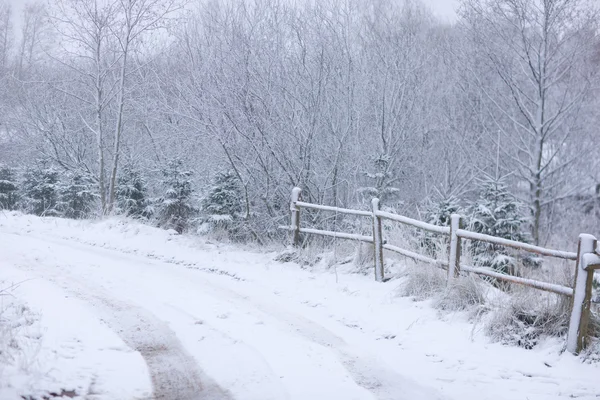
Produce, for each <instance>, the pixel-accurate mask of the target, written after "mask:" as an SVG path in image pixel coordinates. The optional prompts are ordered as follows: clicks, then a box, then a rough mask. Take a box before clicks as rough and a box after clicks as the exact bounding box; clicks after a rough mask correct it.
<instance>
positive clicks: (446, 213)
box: [421, 196, 461, 257]
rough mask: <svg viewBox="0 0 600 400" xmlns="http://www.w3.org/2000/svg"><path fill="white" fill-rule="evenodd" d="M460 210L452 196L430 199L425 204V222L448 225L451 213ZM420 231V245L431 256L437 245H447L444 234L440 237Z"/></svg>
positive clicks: (435, 252) (433, 254)
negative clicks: (435, 199)
mask: <svg viewBox="0 0 600 400" xmlns="http://www.w3.org/2000/svg"><path fill="white" fill-rule="evenodd" d="M460 212H461V206H460V204H459V201H458V199H457V198H456V197H454V196H450V197H447V198H445V199H441V200H439V201H432V202H430V203H429V204H428V205H427V209H426V211H425V222H427V223H429V224H432V225H436V226H450V220H451V218H450V217H451V216H452V214H459V213H460ZM421 232H422V233H421V247H423V248H424V249H425V250H426V251H427V253H429V254H430V255H431V256H433V257H435V256H436V255H437V253H438V251H439V246H447V245H448V242H449V239H448V237H447V236H445V235H444V236H442V237H440V236H439V235H435V234H432V233H430V232H427V231H421Z"/></svg>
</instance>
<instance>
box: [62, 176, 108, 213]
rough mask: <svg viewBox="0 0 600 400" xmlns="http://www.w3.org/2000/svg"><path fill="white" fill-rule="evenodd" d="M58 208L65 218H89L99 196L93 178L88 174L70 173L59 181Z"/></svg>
mask: <svg viewBox="0 0 600 400" xmlns="http://www.w3.org/2000/svg"><path fill="white" fill-rule="evenodd" d="M58 194H59V200H58V204H57V207H56V208H57V210H59V211H60V213H61V215H62V216H63V217H65V218H73V219H84V218H88V217H89V216H90V215H91V213H92V211H93V208H94V203H95V201H96V199H97V198H98V195H97V194H96V185H95V184H94V181H93V179H92V178H91V177H90V176H89V175H86V174H81V173H70V174H67V175H66V179H64V180H63V181H62V182H59V183H58Z"/></svg>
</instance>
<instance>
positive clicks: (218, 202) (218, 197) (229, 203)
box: [202, 171, 247, 239]
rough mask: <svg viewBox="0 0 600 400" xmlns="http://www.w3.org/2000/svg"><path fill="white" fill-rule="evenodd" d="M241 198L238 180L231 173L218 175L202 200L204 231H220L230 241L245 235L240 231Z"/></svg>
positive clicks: (240, 187)
mask: <svg viewBox="0 0 600 400" xmlns="http://www.w3.org/2000/svg"><path fill="white" fill-rule="evenodd" d="M242 196H243V194H242V186H241V184H240V180H239V179H238V177H237V175H236V174H235V173H234V172H233V171H226V172H221V173H218V174H217V175H216V176H215V177H214V179H213V182H212V187H211V188H210V190H209V192H208V195H207V196H206V197H205V198H204V199H203V200H202V211H203V213H204V214H205V218H204V222H205V226H204V229H205V230H207V231H214V230H215V229H221V230H222V231H223V232H224V233H226V235H227V236H228V237H229V238H230V239H240V238H241V235H242V236H243V233H247V232H242V230H241V229H240V228H241V225H242V223H243V221H242V219H241V218H240V213H241V212H242V208H243V207H242V200H241V199H242Z"/></svg>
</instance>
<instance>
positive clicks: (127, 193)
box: [117, 165, 152, 218]
mask: <svg viewBox="0 0 600 400" xmlns="http://www.w3.org/2000/svg"><path fill="white" fill-rule="evenodd" d="M117 207H118V210H119V212H121V213H124V214H125V215H127V216H128V217H133V218H148V217H150V216H151V214H152V210H151V207H150V201H149V199H148V197H147V187H146V180H145V179H144V177H143V176H142V174H141V173H140V172H139V171H138V170H135V169H133V168H132V167H131V166H130V165H127V166H125V167H124V168H123V171H122V172H121V176H120V177H119V180H118V185H117Z"/></svg>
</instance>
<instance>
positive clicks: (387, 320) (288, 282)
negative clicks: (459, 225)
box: [0, 213, 600, 400]
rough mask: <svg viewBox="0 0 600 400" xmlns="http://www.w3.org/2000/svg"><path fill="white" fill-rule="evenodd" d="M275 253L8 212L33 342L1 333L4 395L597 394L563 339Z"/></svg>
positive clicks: (8, 303)
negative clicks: (541, 338)
mask: <svg viewBox="0 0 600 400" xmlns="http://www.w3.org/2000/svg"><path fill="white" fill-rule="evenodd" d="M275 255H276V254H275V253H268V254H264V253H257V252H251V251H247V250H242V249H239V248H235V247H232V246H227V245H218V244H212V243H207V242H205V241H203V240H202V239H199V238H196V237H185V236H178V235H172V234H170V233H169V232H165V231H162V230H158V229H154V228H150V227H147V226H143V225H140V224H136V223H133V222H130V221H125V220H118V219H110V220H106V221H101V222H75V221H68V220H61V219H51V218H48V219H41V218H37V217H32V216H23V215H20V214H16V213H12V214H11V213H0V291H1V290H3V289H7V290H4V291H2V292H0V295H1V296H0V301H2V303H0V324H4V326H6V324H7V321H12V322H11V323H13V325H15V327H14V329H13V331H14V334H15V335H17V333H18V335H17V336H18V337H19V338H20V339H18V340H11V341H9V343H2V342H0V363H4V364H5V366H4V367H3V368H2V367H0V399H2V400H5V399H6V400H9V399H13V398H15V399H19V398H22V397H20V396H28V395H32V396H35V395H36V394H37V395H39V394H40V393H43V392H54V393H57V394H60V393H61V391H63V390H64V391H65V392H64V393H65V394H70V393H69V392H70V391H73V390H74V391H76V392H77V393H78V394H79V395H81V396H82V397H80V398H87V399H97V400H100V399H103V400H104V399H105V400H119V399H123V400H130V399H149V398H156V399H173V400H175V399H176V400H185V399H239V400H269V399H273V400H275V399H277V400H279V399H298V400H307V399H311V400H318V399H340V400H351V399H381V400H386V399H406V400H417V399H423V400H430V399H460V400H469V399H478V400H483V399H497V400H501V399H502V400H504V399H506V400H518V399H523V400H542V399H543V400H551V399H570V398H578V399H597V398H600V379H598V377H599V376H600V366H599V365H597V364H584V363H582V362H581V360H580V359H579V358H577V357H574V356H571V355H569V354H565V353H563V354H561V352H560V350H561V347H562V345H563V343H562V342H561V341H558V340H552V341H547V342H546V343H545V344H543V345H541V346H538V347H537V348H536V349H534V350H524V349H520V348H513V347H506V346H502V345H500V344H496V343H490V341H489V339H487V338H486V337H485V336H484V335H483V334H482V333H481V332H480V330H481V329H480V327H478V326H473V325H472V324H470V323H468V322H467V320H466V317H465V316H464V315H462V314H460V313H459V314H456V313H455V314H448V315H440V314H439V313H438V312H437V311H435V310H434V309H433V308H431V307H430V304H429V303H428V302H415V301H413V300H412V299H410V298H405V297H399V296H397V288H398V285H399V284H400V282H399V280H394V281H390V282H387V283H385V284H380V283H376V282H374V281H372V279H371V277H370V276H368V277H365V276H362V275H356V274H348V273H338V274H335V273H334V272H333V271H317V270H312V271H311V270H306V269H302V268H300V267H299V266H298V265H296V264H293V263H280V262H277V261H274V258H275ZM12 286H14V287H12ZM15 321H16V322H15ZM0 333H2V330H0ZM3 345H6V346H7V347H8V348H9V351H8V352H6V351H4V350H5V349H3V347H2V346H3ZM6 354H11V357H8V359H7V357H6ZM1 355H5V357H4V358H3V357H2V356H1ZM31 398H36V397H31ZM37 398H41V397H37ZM37 398H36V399H37Z"/></svg>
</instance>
